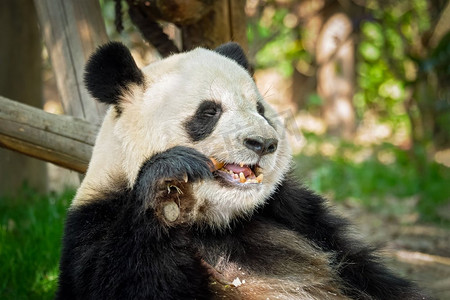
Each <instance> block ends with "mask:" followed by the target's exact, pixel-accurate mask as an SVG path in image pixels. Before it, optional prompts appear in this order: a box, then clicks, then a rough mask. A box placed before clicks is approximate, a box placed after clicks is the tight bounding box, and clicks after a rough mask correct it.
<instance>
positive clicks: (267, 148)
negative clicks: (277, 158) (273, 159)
mask: <svg viewBox="0 0 450 300" xmlns="http://www.w3.org/2000/svg"><path fill="white" fill-rule="evenodd" d="M244 146H245V147H247V148H248V149H250V150H252V151H254V152H255V153H256V154H258V155H259V156H263V155H266V154H270V153H274V152H275V150H277V146H278V140H277V139H272V138H271V139H265V138H263V137H261V136H254V137H250V138H246V139H244Z"/></svg>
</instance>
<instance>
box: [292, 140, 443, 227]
mask: <svg viewBox="0 0 450 300" xmlns="http://www.w3.org/2000/svg"><path fill="white" fill-rule="evenodd" d="M324 142H326V143H328V145H330V144H331V145H332V147H334V151H332V154H330V155H323V153H321V150H320V149H321V148H322V146H323V144H324ZM308 143H309V144H310V145H309V146H308V147H310V149H309V150H310V151H309V155H305V154H301V155H299V156H297V157H295V163H296V166H295V167H296V174H297V175H298V176H300V178H302V179H303V180H304V181H305V182H306V184H307V185H308V186H309V187H310V188H312V189H313V190H315V191H316V192H318V193H325V194H327V195H329V196H330V197H331V198H332V199H333V200H336V201H343V200H348V199H350V200H351V201H356V202H358V203H360V204H362V205H364V206H366V207H368V208H369V209H373V210H374V211H380V210H386V209H397V210H402V206H403V207H404V206H407V204H406V203H403V201H408V199H409V200H410V199H411V198H416V199H417V203H416V204H414V206H415V207H414V208H413V209H415V210H416V211H417V213H418V214H419V215H420V218H421V220H423V221H431V222H434V223H439V224H442V225H446V226H448V225H450V220H445V219H443V218H442V217H441V216H440V210H442V209H443V208H445V207H446V206H445V205H448V204H449V203H450V169H449V168H448V167H445V166H443V165H439V164H437V163H435V162H433V161H431V160H430V159H427V158H426V157H425V155H424V154H423V153H415V154H412V153H411V152H410V151H404V150H401V149H399V148H397V147H395V146H393V145H391V144H382V145H379V146H376V147H373V148H364V147H358V146H355V145H353V144H346V143H343V142H342V141H337V140H336V141H334V142H333V141H331V142H330V140H326V141H324V140H323V139H322V138H320V137H315V136H309V137H308ZM328 148H330V147H328ZM364 152H367V153H366V155H364ZM358 156H359V157H363V158H359V159H358ZM386 157H387V159H386ZM383 158H385V159H383ZM392 202H395V203H392Z"/></svg>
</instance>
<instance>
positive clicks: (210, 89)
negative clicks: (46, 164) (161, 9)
mask: <svg viewBox="0 0 450 300" xmlns="http://www.w3.org/2000/svg"><path fill="white" fill-rule="evenodd" d="M247 69H248V62H247V59H246V57H245V55H244V52H243V50H242V48H241V47H240V46H239V45H238V44H236V43H228V44H224V45H222V46H220V47H219V48H217V49H216V50H214V51H212V50H206V49H203V48H197V49H195V50H192V51H190V52H186V53H181V54H176V55H173V56H170V57H168V58H166V59H163V60H161V61H158V62H155V63H152V64H150V65H149V66H147V67H145V68H143V69H139V68H138V67H137V66H136V63H135V62H134V60H133V58H132V56H131V54H130V52H129V50H128V49H127V48H126V47H125V46H124V45H122V44H120V43H116V42H113V43H109V44H107V45H105V46H103V47H100V48H99V49H98V50H97V52H96V53H94V54H93V55H92V57H91V58H90V60H89V61H88V64H87V67H86V73H85V83H86V86H87V89H88V91H89V92H90V93H91V95H92V96H93V97H94V98H96V99H97V100H98V101H100V102H103V103H107V104H109V105H110V109H109V110H108V112H107V114H106V116H105V119H104V121H103V124H102V127H101V129H100V132H99V135H98V137H97V141H96V145H95V147H94V151H93V156H92V159H91V162H90V164H89V168H88V172H87V174H86V177H85V179H84V181H83V183H82V185H81V187H80V189H79V191H78V194H77V197H76V198H75V204H77V203H82V202H85V201H89V200H90V199H93V198H94V197H93V195H95V193H96V191H100V190H104V189H105V187H106V188H107V189H108V188H114V186H116V185H117V184H118V182H120V181H121V182H123V181H125V182H126V184H127V185H128V186H129V187H133V185H134V183H135V182H136V179H137V176H138V173H139V170H140V168H141V166H142V165H143V163H144V162H145V161H146V160H147V159H149V158H150V157H151V156H152V155H154V154H156V153H159V152H163V151H165V150H167V149H169V148H172V147H174V146H179V145H180V146H187V147H191V148H194V149H196V150H198V151H199V152H201V153H203V154H204V155H205V156H207V157H210V158H212V159H214V160H215V161H217V162H219V163H221V164H223V166H221V165H220V166H219V167H220V168H221V169H220V170H216V171H215V174H214V175H215V176H214V179H208V180H204V181H201V182H196V183H194V184H193V193H194V195H193V196H194V198H195V199H196V204H195V205H196V209H194V210H193V211H194V212H195V213H194V217H193V219H194V220H196V221H199V222H202V223H208V224H211V225H213V226H215V227H223V226H224V225H225V226H226V225H227V224H229V222H230V221H232V220H233V219H234V218H236V217H239V216H245V215H248V214H251V213H252V212H253V211H254V210H255V208H257V207H258V206H260V205H261V204H263V203H264V202H265V201H266V199H267V198H268V197H269V196H270V194H271V193H272V192H273V191H274V189H275V188H276V186H277V185H278V184H279V183H280V181H281V180H282V179H283V176H284V175H285V174H286V172H287V171H288V169H289V164H290V150H289V147H288V143H287V140H286V137H285V132H284V129H283V126H282V124H281V122H280V120H279V119H278V117H277V115H276V114H275V112H274V111H273V110H272V109H271V108H270V107H269V106H268V105H267V104H266V102H265V101H264V99H263V97H262V96H261V95H260V93H259V92H258V90H257V87H256V85H255V82H254V81H253V79H252V77H251V76H250V74H249V72H248V71H247ZM240 173H242V175H240ZM234 174H236V175H234ZM242 176H244V177H245V178H242ZM244 181H245V182H244Z"/></svg>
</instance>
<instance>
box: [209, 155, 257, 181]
mask: <svg viewBox="0 0 450 300" xmlns="http://www.w3.org/2000/svg"><path fill="white" fill-rule="evenodd" d="M211 161H212V163H213V164H214V170H213V172H214V174H215V175H217V176H218V177H220V178H222V179H225V180H226V181H228V182H231V183H234V184H262V181H263V177H264V175H263V173H262V168H260V167H259V166H258V165H246V164H243V163H239V164H237V163H225V162H219V161H217V160H216V159H214V158H211Z"/></svg>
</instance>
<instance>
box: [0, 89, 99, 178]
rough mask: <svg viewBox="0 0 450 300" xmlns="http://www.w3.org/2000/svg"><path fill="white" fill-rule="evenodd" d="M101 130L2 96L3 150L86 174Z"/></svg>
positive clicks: (0, 133) (0, 136) (0, 134)
mask: <svg viewBox="0 0 450 300" xmlns="http://www.w3.org/2000/svg"><path fill="white" fill-rule="evenodd" d="M97 131H98V126H96V125H93V124H91V123H89V122H87V121H84V120H82V119H79V118H75V117H72V116H67V115H54V114H50V113H47V112H45V111H43V110H41V109H37V108H34V107H31V106H28V105H25V104H21V103H19V102H16V101H13V100H9V99H7V98H4V97H1V96H0V146H2V147H5V148H8V149H11V150H14V151H18V152H21V153H23V154H26V155H29V156H32V157H35V158H38V159H42V160H45V161H48V162H51V163H54V164H56V165H59V166H62V167H65V168H68V169H71V170H74V171H77V172H80V173H84V172H86V169H87V165H88V163H89V160H90V158H91V155H92V148H93V146H94V143H95V137H96V133H97Z"/></svg>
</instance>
